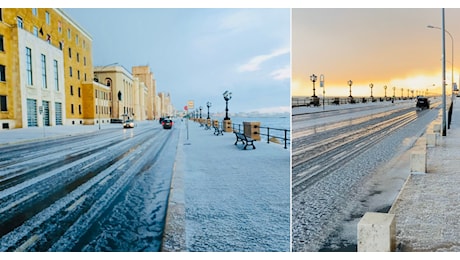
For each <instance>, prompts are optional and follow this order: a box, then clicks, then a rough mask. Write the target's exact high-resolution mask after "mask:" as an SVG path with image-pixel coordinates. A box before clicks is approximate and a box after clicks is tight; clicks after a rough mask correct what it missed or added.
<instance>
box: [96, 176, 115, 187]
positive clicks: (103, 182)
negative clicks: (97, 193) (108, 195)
mask: <svg viewBox="0 0 460 260" xmlns="http://www.w3.org/2000/svg"><path fill="white" fill-rule="evenodd" d="M110 179H112V175H109V176H107V177H105V178H104V179H102V181H100V182H99V185H101V186H102V185H104V184H105V183H106V182H107V181H108V180H110Z"/></svg>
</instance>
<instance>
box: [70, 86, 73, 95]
mask: <svg viewBox="0 0 460 260" xmlns="http://www.w3.org/2000/svg"><path fill="white" fill-rule="evenodd" d="M70 95H71V96H73V86H72V85H70Z"/></svg>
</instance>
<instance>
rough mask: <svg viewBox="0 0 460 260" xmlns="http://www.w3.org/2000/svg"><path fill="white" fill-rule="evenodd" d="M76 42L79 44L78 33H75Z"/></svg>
mask: <svg viewBox="0 0 460 260" xmlns="http://www.w3.org/2000/svg"><path fill="white" fill-rule="evenodd" d="M75 43H76V44H77V45H78V34H77V35H75Z"/></svg>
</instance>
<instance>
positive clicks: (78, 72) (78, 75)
mask: <svg viewBox="0 0 460 260" xmlns="http://www.w3.org/2000/svg"><path fill="white" fill-rule="evenodd" d="M77 79H80V70H77Z"/></svg>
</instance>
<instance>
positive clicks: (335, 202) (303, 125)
mask: <svg viewBox="0 0 460 260" xmlns="http://www.w3.org/2000/svg"><path fill="white" fill-rule="evenodd" d="M343 108H344V109H343V110H342V111H340V112H338V113H333V112H328V113H325V114H324V115H325V117H324V118H323V117H322V116H321V113H314V114H313V113H312V114H303V113H297V114H298V115H296V114H295V111H294V116H293V135H294V140H293V144H292V147H293V151H292V152H293V155H294V154H296V150H298V149H300V150H301V149H303V148H302V141H301V140H302V138H304V135H305V133H307V135H308V133H309V134H310V135H311V136H312V137H314V138H313V139H315V140H316V139H320V137H321V136H323V135H324V136H326V137H327V138H334V137H333V136H334V135H338V134H340V133H344V134H346V132H347V131H348V130H350V129H353V126H360V125H361V124H362V123H363V122H366V121H369V122H372V120H374V121H375V120H377V121H378V118H380V117H381V115H382V113H386V114H388V113H389V111H391V110H395V109H396V110H408V112H410V110H411V109H413V110H415V103H414V102H412V101H407V102H398V103H394V104H393V103H391V102H388V103H387V102H383V103H379V102H377V103H373V104H367V105H366V106H362V107H360V108H356V107H352V109H349V107H345V106H344V107H343ZM298 109H301V108H298ZM302 109H304V110H305V109H308V108H302ZM410 113H415V111H414V112H410ZM436 114H437V110H436V109H433V110H429V111H421V113H418V114H417V117H416V119H415V120H414V121H413V122H411V123H409V124H407V125H406V126H405V127H403V128H402V129H399V130H397V131H395V132H392V133H388V134H387V135H386V136H383V139H382V138H379V141H378V142H375V143H374V144H373V145H372V146H370V147H368V148H367V149H366V150H365V152H361V153H359V154H356V155H355V154H354V155H353V156H350V157H347V158H348V159H347V160H346V161H344V162H341V163H340V167H336V168H334V169H332V170H330V171H329V172H327V174H325V175H324V176H323V177H322V178H321V179H320V180H317V181H316V182H315V183H314V184H312V185H310V186H308V188H306V189H305V190H303V191H302V192H301V194H297V195H296V194H294V193H293V195H292V196H293V200H292V208H293V218H292V243H293V251H334V250H339V251H348V250H350V251H354V250H356V224H357V221H358V220H359V218H360V217H361V216H362V215H363V214H364V213H365V212H366V211H385V210H388V209H389V206H391V203H392V201H393V200H394V199H395V197H396V196H397V194H398V192H399V190H400V188H401V186H402V184H403V183H404V180H405V178H406V177H407V175H408V173H407V174H406V175H405V176H400V175H394V174H391V171H389V170H388V169H390V168H391V165H392V164H393V163H395V161H396V160H395V158H398V157H400V156H401V155H402V154H403V153H404V152H405V151H407V150H408V149H410V147H412V145H413V143H414V142H415V140H416V139H417V138H418V137H419V136H420V135H421V134H422V133H423V130H424V129H425V127H426V126H427V125H428V123H429V122H431V120H433V119H434V118H435V117H436ZM389 115H390V117H391V114H389ZM395 115H397V114H396V113H395ZM363 118H366V119H365V120H363ZM381 118H382V120H383V119H384V118H386V117H381ZM385 120H387V118H386V119H385ZM375 123H376V122H374V124H375ZM331 125H332V126H333V125H336V126H340V127H341V128H339V129H342V130H341V131H339V133H337V132H334V127H329V128H327V129H325V130H324V127H326V126H331ZM321 128H323V129H321ZM311 129H316V130H315V131H311ZM318 129H321V130H318ZM347 129H348V130H347ZM371 129H372V128H370V129H368V130H366V128H363V129H362V131H366V132H368V131H370V130H371ZM309 130H310V131H309ZM358 130H359V129H358ZM297 133H303V134H297ZM327 133H330V134H331V135H332V136H331V135H327ZM345 138H346V136H344V137H343V138H342V139H345ZM299 141H300V142H299ZM317 141H319V140H317ZM303 145H305V144H303ZM342 148H344V147H341V146H337V147H336V148H334V149H338V150H340V149H342ZM350 149H352V148H351V147H350V148H347V149H345V150H344V151H343V152H341V153H339V154H338V155H335V156H336V157H334V158H338V157H340V156H342V157H344V156H346V155H350V154H351V150H350ZM333 163H334V159H333V158H332V159H329V160H328V161H327V162H323V166H328V167H329V166H330V165H331V164H333ZM293 164H294V159H293ZM318 169H321V167H319V168H318ZM383 169H385V170H383ZM306 170H311V169H306ZM293 174H294V175H295V174H300V175H302V174H303V173H302V172H296V171H294V170H293ZM294 175H293V188H295V185H294V184H295V183H296V182H295V176H294ZM294 191H295V190H294ZM380 194H383V195H384V196H379V195H380Z"/></svg>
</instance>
